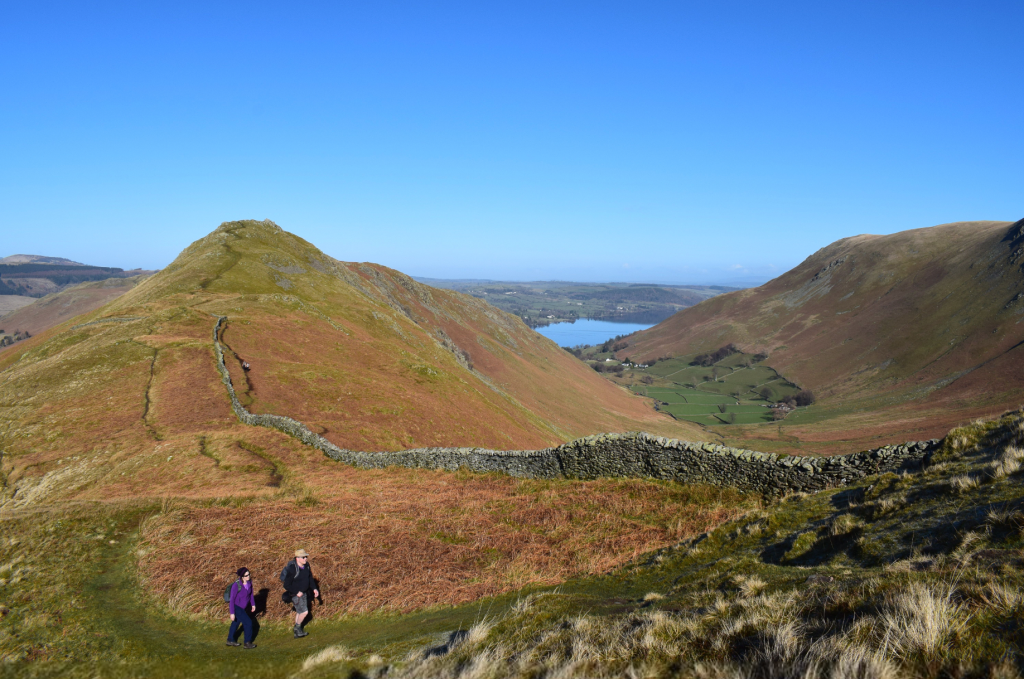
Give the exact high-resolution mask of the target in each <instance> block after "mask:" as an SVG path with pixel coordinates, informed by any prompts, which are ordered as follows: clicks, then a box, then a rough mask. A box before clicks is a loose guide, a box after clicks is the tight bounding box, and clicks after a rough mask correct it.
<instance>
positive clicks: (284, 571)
mask: <svg viewBox="0 0 1024 679" xmlns="http://www.w3.org/2000/svg"><path fill="white" fill-rule="evenodd" d="M292 566H295V559H292V560H291V561H289V562H288V563H286V564H285V565H284V568H282V569H281V575H279V576H278V580H280V581H281V586H282V587H284V581H285V580H286V579H287V578H288V569H289V568H291V567H292ZM295 571H296V573H295V574H296V575H298V567H297V566H296V568H295Z"/></svg>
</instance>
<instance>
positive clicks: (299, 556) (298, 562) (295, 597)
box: [281, 549, 320, 639]
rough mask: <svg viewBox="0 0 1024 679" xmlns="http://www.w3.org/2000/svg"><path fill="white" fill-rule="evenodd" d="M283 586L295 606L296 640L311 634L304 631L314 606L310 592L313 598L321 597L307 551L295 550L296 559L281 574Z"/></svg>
mask: <svg viewBox="0 0 1024 679" xmlns="http://www.w3.org/2000/svg"><path fill="white" fill-rule="evenodd" d="M281 584H283V585H284V591H285V596H286V597H290V599H291V603H292V604H293V605H294V606H295V628H294V630H293V631H294V632H295V638H296V639H298V638H299V637H304V636H306V635H307V634H309V632H307V631H305V630H304V629H302V621H303V620H305V619H306V616H307V615H309V607H310V606H311V605H312V604H310V601H309V598H310V596H309V594H310V591H312V593H313V596H315V597H318V596H320V590H319V589H317V585H318V583H317V581H316V579H315V578H314V577H313V569H312V567H311V566H310V565H309V554H307V553H306V550H304V549H297V550H295V558H294V559H292V560H291V561H289V562H288V565H287V566H285V567H284V572H282V573H281Z"/></svg>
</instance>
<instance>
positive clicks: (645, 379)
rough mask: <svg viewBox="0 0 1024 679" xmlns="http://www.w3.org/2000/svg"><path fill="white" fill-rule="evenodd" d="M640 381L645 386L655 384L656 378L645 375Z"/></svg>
mask: <svg viewBox="0 0 1024 679" xmlns="http://www.w3.org/2000/svg"><path fill="white" fill-rule="evenodd" d="M640 381H641V382H643V383H644V384H654V378H653V377H651V376H650V375H644V376H643V377H641V378H640Z"/></svg>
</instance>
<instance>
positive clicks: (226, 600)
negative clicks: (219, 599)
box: [224, 580, 242, 604]
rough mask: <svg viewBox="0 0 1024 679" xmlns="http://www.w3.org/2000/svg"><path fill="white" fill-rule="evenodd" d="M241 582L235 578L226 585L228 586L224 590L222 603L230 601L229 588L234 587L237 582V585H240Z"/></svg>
mask: <svg viewBox="0 0 1024 679" xmlns="http://www.w3.org/2000/svg"><path fill="white" fill-rule="evenodd" d="M241 582H242V581H241V580H235V582H232V583H231V584H230V585H228V588H227V589H225V590H224V603H228V604H229V603H231V588H232V587H234V586H235V585H236V584H238V586H239V587H241V586H242V585H241V584H240V583H241Z"/></svg>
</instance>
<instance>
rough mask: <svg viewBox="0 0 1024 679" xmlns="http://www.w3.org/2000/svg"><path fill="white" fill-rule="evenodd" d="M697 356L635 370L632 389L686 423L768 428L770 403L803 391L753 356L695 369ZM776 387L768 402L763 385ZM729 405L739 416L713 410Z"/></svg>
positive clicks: (670, 360) (728, 357)
mask: <svg viewBox="0 0 1024 679" xmlns="http://www.w3.org/2000/svg"><path fill="white" fill-rule="evenodd" d="M693 358H694V356H682V357H678V358H672V359H668V360H664V361H658V362H657V363H656V364H654V365H653V366H651V367H650V368H646V369H635V370H633V371H632V374H631V375H630V374H629V373H627V379H630V378H632V380H633V383H632V384H631V385H630V387H631V388H632V390H633V391H634V392H636V393H638V394H641V395H643V396H647V397H649V398H653V399H656V400H657V401H660V402H661V403H662V404H668V405H662V406H661V409H662V410H663V411H665V412H667V413H670V414H671V415H672V416H673V417H675V418H677V419H681V420H688V421H691V422H697V423H699V424H703V425H720V424H765V423H770V422H773V421H774V420H773V418H772V414H771V412H769V411H768V409H767V408H761V407H760V406H761V405H763V404H765V403H769V402H770V403H776V402H779V401H781V400H782V399H784V398H785V397H787V396H795V395H796V394H797V393H798V392H799V391H800V388H799V387H798V386H797V385H795V384H793V383H792V382H789V381H788V380H786V379H784V378H783V377H782V376H780V375H779V374H778V373H777V372H775V371H774V370H773V369H771V368H769V367H768V366H763V365H758V364H757V363H755V362H754V361H753V357H752V356H749V355H747V354H743V353H737V354H733V355H731V356H727V357H726V358H725V359H723V360H722V361H719V362H718V363H717V364H716V365H714V366H710V367H704V366H695V365H690V362H691V361H692V360H693ZM638 377H651V378H653V379H654V383H653V384H650V385H645V384H643V383H637V381H638V380H637V378H638ZM766 386H767V387H768V388H770V389H771V393H770V394H769V399H768V400H767V401H766V400H765V399H764V397H763V396H762V395H761V393H760V392H761V390H762V389H763V388H764V387H766ZM719 404H727V405H728V406H729V407H728V409H727V411H726V412H727V413H733V414H734V415H735V417H730V418H727V417H721V415H722V413H721V412H720V411H719V410H718V409H717V408H716V407H714V406H717V405H719Z"/></svg>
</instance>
